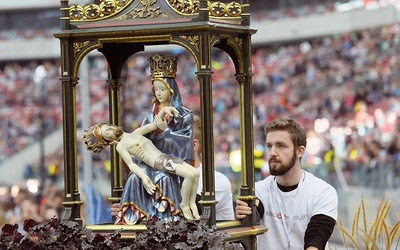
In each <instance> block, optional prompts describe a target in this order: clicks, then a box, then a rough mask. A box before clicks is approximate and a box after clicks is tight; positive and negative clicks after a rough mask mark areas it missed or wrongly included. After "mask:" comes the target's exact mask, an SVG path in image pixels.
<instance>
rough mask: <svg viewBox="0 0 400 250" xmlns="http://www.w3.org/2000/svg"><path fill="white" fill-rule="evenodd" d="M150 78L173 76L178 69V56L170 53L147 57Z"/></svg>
mask: <svg viewBox="0 0 400 250" xmlns="http://www.w3.org/2000/svg"><path fill="white" fill-rule="evenodd" d="M148 61H149V65H150V77H151V79H155V78H162V77H169V78H175V77H176V71H177V69H178V57H177V56H174V55H172V54H170V55H167V56H164V57H163V56H161V55H159V54H155V55H153V56H149V58H148Z"/></svg>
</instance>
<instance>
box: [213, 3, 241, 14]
mask: <svg viewBox="0 0 400 250" xmlns="http://www.w3.org/2000/svg"><path fill="white" fill-rule="evenodd" d="M208 8H209V11H210V15H211V16H214V17H239V16H240V14H242V6H241V5H240V4H239V3H237V2H231V3H228V4H225V3H221V2H214V3H209V6H208Z"/></svg>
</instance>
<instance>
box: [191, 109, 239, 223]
mask: <svg viewBox="0 0 400 250" xmlns="http://www.w3.org/2000/svg"><path fill="white" fill-rule="evenodd" d="M193 144H194V167H195V168H197V170H198V171H199V172H200V177H199V188H198V189H197V194H198V197H197V200H200V199H201V197H200V195H201V193H202V192H203V177H202V176H203V175H202V173H203V170H202V164H201V159H200V158H201V147H202V144H201V121H200V117H198V116H194V117H193ZM215 199H216V200H217V201H218V203H217V205H216V206H215V213H216V219H217V221H218V220H234V219H235V215H234V209H233V202H232V187H231V182H230V181H229V179H228V178H227V177H226V176H225V175H224V174H222V173H220V172H218V171H215Z"/></svg>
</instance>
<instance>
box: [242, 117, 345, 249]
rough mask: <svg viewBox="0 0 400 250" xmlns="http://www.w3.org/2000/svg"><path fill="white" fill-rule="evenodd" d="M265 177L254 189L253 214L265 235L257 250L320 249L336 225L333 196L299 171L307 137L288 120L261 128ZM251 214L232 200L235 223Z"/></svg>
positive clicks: (324, 185)
mask: <svg viewBox="0 0 400 250" xmlns="http://www.w3.org/2000/svg"><path fill="white" fill-rule="evenodd" d="M265 135H266V151H267V160H268V165H269V171H270V174H271V175H270V176H268V177H267V178H266V179H264V180H262V181H259V182H257V183H256V185H255V193H256V196H257V197H258V200H257V201H256V206H257V212H258V215H259V216H260V220H261V223H262V224H263V225H265V226H266V227H267V228H268V232H266V233H264V234H262V235H259V236H258V238H257V245H258V249H259V250H261V249H263V250H265V249H307V250H311V249H325V247H326V245H327V242H328V240H329V238H330V236H331V235H332V232H333V229H334V226H335V224H336V219H337V206H338V198H337V193H336V190H335V189H334V188H333V187H332V186H331V185H329V184H328V183H326V182H325V181H323V180H321V179H319V178H317V177H315V176H314V175H313V174H311V173H309V172H307V171H304V170H302V169H301V167H300V160H301V158H302V156H303V155H304V153H305V151H306V145H307V138H306V131H305V130H304V129H303V128H302V127H301V126H300V125H299V124H298V123H297V122H296V121H294V120H293V119H290V118H281V119H277V120H274V121H272V122H271V123H269V124H268V125H267V126H265ZM248 214H251V208H250V207H248V205H247V203H246V202H243V201H241V200H237V202H236V217H237V218H238V219H243V218H245V217H246V216H247V215H248Z"/></svg>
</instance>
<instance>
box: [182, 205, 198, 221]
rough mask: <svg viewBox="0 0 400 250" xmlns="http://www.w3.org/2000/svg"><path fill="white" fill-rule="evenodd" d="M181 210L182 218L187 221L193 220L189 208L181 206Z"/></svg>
mask: <svg viewBox="0 0 400 250" xmlns="http://www.w3.org/2000/svg"><path fill="white" fill-rule="evenodd" d="M181 210H182V213H183V216H184V217H185V218H186V219H188V220H194V219H195V218H194V217H193V214H192V211H191V210H190V208H189V206H186V205H183V206H182V205H181Z"/></svg>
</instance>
